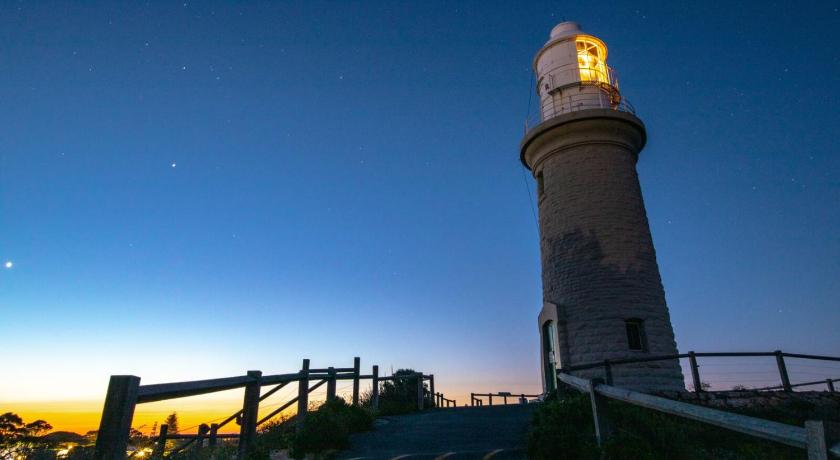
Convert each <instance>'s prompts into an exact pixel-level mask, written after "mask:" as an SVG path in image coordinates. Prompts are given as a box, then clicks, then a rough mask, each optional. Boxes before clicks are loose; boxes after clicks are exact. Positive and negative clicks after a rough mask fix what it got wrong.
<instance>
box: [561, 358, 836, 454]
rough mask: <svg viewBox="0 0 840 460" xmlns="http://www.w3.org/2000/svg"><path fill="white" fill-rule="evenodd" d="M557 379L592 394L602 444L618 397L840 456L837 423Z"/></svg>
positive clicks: (596, 382) (569, 378) (810, 451)
mask: <svg viewBox="0 0 840 460" xmlns="http://www.w3.org/2000/svg"><path fill="white" fill-rule="evenodd" d="M557 378H558V380H559V381H560V382H563V383H565V384H567V385H569V386H570V387H572V388H574V389H576V390H578V391H581V392H583V393H587V394H589V397H590V401H591V405H592V416H593V420H594V422H595V437H596V440H597V442H598V445H599V446H600V445H602V444H603V443H604V442H605V441H606V440H607V439H608V438H609V437H610V434H611V432H612V431H613V428H612V426H611V425H610V421H609V413H608V410H607V405H606V400H607V399H615V400H618V401H623V402H625V403H629V404H633V405H636V406H640V407H644V408H647V409H652V410H656V411H659V412H664V413H667V414H671V415H676V416H678V417H683V418H687V419H691V420H695V421H698V422H702V423H707V424H710V425H715V426H718V427H721V428H725V429H728V430H732V431H737V432H740V433H744V434H747V435H750V436H754V437H757V438H761V439H767V440H770V441H775V442H780V443H783V444H787V445H789V446H793V447H798V448H801V449H806V450H807V451H808V459H809V460H824V459H828V458H830V457H829V456H830V455H831V456H834V457H840V425H838V424H836V423H833V422H825V421H821V420H818V421H810V420H809V421H807V422H805V426H804V427H798V426H793V425H786V424H783V423H778V422H772V421H769V420H763V419H759V418H755V417H749V416H746V415H741V414H735V413H731V412H724V411H722V410H717V409H712V408H708V407H703V406H698V405H694V404H689V403H684V402H680V401H674V400H671V399H667V398H662V397H659V396H653V395H649V394H645V393H639V392H636V391H631V390H627V389H624V388H619V387H614V386H612V385H608V384H605V383H603V380H601V379H592V380H587V379H582V378H580V377H575V376H573V375H569V374H566V373H564V372H558V374H557Z"/></svg>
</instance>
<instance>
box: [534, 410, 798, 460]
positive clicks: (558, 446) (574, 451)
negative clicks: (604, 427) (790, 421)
mask: <svg viewBox="0 0 840 460" xmlns="http://www.w3.org/2000/svg"><path fill="white" fill-rule="evenodd" d="M607 414H608V417H609V421H610V424H611V426H612V427H613V433H612V436H611V438H610V439H609V441H608V442H607V443H606V444H605V445H604V447H603V449H599V448H598V447H597V446H596V443H595V434H594V433H595V431H594V430H595V428H594V422H593V420H592V409H591V406H590V402H589V396H588V395H583V394H580V393H574V394H569V395H567V396H566V397H564V398H563V399H560V400H555V401H547V402H545V403H543V404H542V405H541V407H539V408H538V409H537V410H536V412H535V414H534V419H533V424H532V428H531V433H530V435H529V439H528V453H529V456H530V457H531V458H534V459H558V460H560V459H578V458H579V459H597V458H601V459H629V458H632V459H648V460H653V459H707V458H719V459H788V458H801V457H802V455H803V452H802V451H801V450H798V449H794V448H790V447H787V446H783V445H780V444H775V443H772V442H768V441H763V440H760V439H757V438H753V437H749V436H746V435H742V434H739V433H736V432H733V431H730V430H724V429H722V428H717V427H714V426H711V425H707V424H704V423H700V422H694V421H691V420H687V419H684V418H680V417H675V416H671V415H667V414H663V413H660V412H655V411H652V410H647V409H643V408H640V407H637V406H632V405H629V404H625V403H621V402H617V401H609V402H608V404H607ZM754 415H756V416H759V417H760V416H761V415H760V414H757V413H756V414H754Z"/></svg>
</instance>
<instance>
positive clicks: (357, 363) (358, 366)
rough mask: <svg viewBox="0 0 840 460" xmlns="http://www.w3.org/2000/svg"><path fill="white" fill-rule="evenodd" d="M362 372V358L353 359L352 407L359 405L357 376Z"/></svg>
mask: <svg viewBox="0 0 840 460" xmlns="http://www.w3.org/2000/svg"><path fill="white" fill-rule="evenodd" d="M361 370H362V358H359V357H358V356H357V357H355V358H353V405H354V406H358V405H359V374H361Z"/></svg>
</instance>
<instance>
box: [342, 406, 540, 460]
mask: <svg viewBox="0 0 840 460" xmlns="http://www.w3.org/2000/svg"><path fill="white" fill-rule="evenodd" d="M534 406H535V405H534V404H530V405H508V406H493V407H489V406H484V407H459V408H452V409H433V410H427V411H423V412H419V413H416V414H410V415H401V416H394V417H381V418H379V419H377V421H376V428H375V429H374V430H373V431H370V432H367V433H359V434H356V435H353V436H352V437H351V443H352V444H351V445H352V446H353V447H352V449H350V450H349V451H346V452H342V453H341V454H339V455H338V458H339V459H344V460H348V459H365V460H373V459H375V460H390V459H399V460H421V459H422V460H426V459H428V460H433V459H446V460H462V459H463V460H466V459H487V460H490V459H492V460H514V459H516V460H521V459H525V458H527V457H526V456H525V442H526V437H527V434H528V428H529V427H530V424H531V415H532V413H533V410H534Z"/></svg>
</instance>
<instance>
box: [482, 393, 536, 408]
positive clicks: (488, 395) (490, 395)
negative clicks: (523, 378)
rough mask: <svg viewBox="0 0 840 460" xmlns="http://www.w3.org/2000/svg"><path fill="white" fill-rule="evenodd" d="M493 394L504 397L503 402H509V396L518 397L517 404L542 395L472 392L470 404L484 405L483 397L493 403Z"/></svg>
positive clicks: (490, 403) (489, 403)
mask: <svg viewBox="0 0 840 460" xmlns="http://www.w3.org/2000/svg"><path fill="white" fill-rule="evenodd" d="M493 396H495V397H497V398H501V399H502V404H507V403H508V398H516V399H515V401H516V402H517V404H522V402H523V401H525V402H527V401H528V398H531V399H535V398H539V397H541V396H542V395H526V394H525V393H520V394H513V393H511V392H509V391H500V392H498V393H470V406H483V405H484V400H483V399H481V398H487V403H488V405H490V406H492V405H493Z"/></svg>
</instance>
